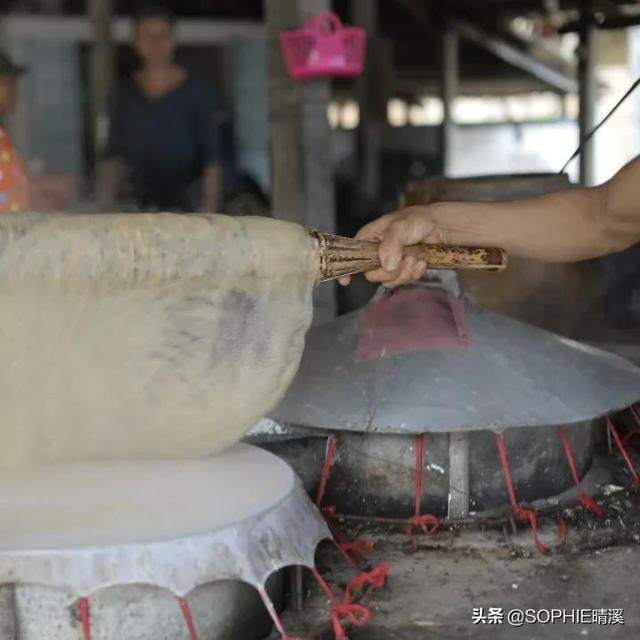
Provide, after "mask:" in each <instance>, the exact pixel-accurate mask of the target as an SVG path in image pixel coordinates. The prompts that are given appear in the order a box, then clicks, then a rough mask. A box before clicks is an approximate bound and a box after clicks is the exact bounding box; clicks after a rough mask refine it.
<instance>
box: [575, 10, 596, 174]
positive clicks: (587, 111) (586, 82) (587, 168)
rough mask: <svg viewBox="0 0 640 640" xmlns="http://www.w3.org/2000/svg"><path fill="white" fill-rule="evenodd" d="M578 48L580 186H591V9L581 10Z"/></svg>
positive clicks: (592, 103) (592, 64)
mask: <svg viewBox="0 0 640 640" xmlns="http://www.w3.org/2000/svg"><path fill="white" fill-rule="evenodd" d="M580 16H581V21H580V46H579V47H578V78H579V81H580V93H579V105H580V107H579V113H578V130H579V140H580V141H581V142H582V144H583V146H582V150H581V152H580V184H582V185H583V186H591V185H592V184H593V179H594V159H593V140H589V141H585V138H586V137H587V135H588V134H589V132H590V131H591V128H592V127H593V123H594V120H593V118H594V110H595V98H596V95H595V94H596V92H595V76H594V61H593V58H594V56H593V33H594V25H593V19H592V15H591V8H590V7H588V6H587V7H584V8H583V9H582V10H581V14H580Z"/></svg>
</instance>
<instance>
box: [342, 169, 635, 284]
mask: <svg viewBox="0 0 640 640" xmlns="http://www.w3.org/2000/svg"><path fill="white" fill-rule="evenodd" d="M356 237H357V238H359V239H363V240H377V241H380V242H381V245H380V258H381V263H382V265H383V268H382V269H377V270H376V271H372V272H370V273H368V274H367V275H366V277H367V279H369V280H371V281H372V282H382V283H384V284H385V285H387V286H396V285H399V284H403V283H405V282H408V281H409V280H412V279H416V278H418V277H420V276H421V275H422V273H423V272H424V269H425V266H426V265H424V263H420V262H417V261H416V260H415V258H411V257H404V258H403V257H402V248H403V247H404V246H405V245H409V244H414V243H417V242H427V243H431V244H439V243H442V244H450V245H469V246H499V247H502V248H504V249H506V250H507V252H508V253H510V254H512V255H517V256H522V257H527V258H535V259H537V260H545V261H548V262H575V261H578V260H586V259H589V258H595V257H598V256H601V255H605V254H607V253H614V252H616V251H622V250H623V249H626V248H627V247H629V246H631V245H633V244H635V243H636V242H638V241H640V158H636V159H635V160H633V161H632V162H630V163H629V164H627V165H626V166H625V167H623V168H622V169H621V170H620V171H619V172H618V173H617V174H616V175H615V176H614V177H613V178H611V180H609V181H608V182H605V183H604V184H602V185H600V186H597V187H589V188H578V187H576V188H572V189H567V190H564V191H558V192H556V193H551V194H548V195H543V196H538V197H535V198H527V199H523V200H514V201H511V202H477V203H476V202H442V203H437V204H432V205H428V206H423V207H422V206H416V207H408V208H406V209H401V210H399V211H396V212H394V213H390V214H388V215H386V216H382V217H381V218H378V219H377V220H374V221H373V222H371V223H369V224H368V225H366V226H364V227H363V228H362V229H361V230H360V231H359V232H358V234H357V236H356ZM348 282H349V279H348V278H343V279H342V280H341V283H342V284H348Z"/></svg>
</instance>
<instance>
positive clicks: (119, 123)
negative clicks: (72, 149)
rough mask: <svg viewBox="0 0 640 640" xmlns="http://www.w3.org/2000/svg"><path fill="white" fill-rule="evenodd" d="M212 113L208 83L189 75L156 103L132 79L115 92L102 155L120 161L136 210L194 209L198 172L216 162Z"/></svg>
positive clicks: (200, 173) (216, 142) (196, 202)
mask: <svg viewBox="0 0 640 640" xmlns="http://www.w3.org/2000/svg"><path fill="white" fill-rule="evenodd" d="M214 107H215V103H214V96H213V92H212V90H211V88H210V87H209V85H208V84H207V82H206V81H205V80H204V79H201V78H198V77H197V76H193V75H191V74H189V75H187V77H186V78H185V79H184V80H183V82H182V83H180V84H179V85H178V86H177V87H175V88H174V89H171V90H170V91H168V92H167V93H165V94H163V95H161V96H159V97H157V98H148V97H147V96H145V95H144V93H143V92H142V91H141V90H140V88H139V87H138V85H137V84H136V83H135V82H134V81H133V80H132V79H129V80H127V81H126V82H125V83H124V84H123V85H122V86H121V87H120V90H119V92H118V96H117V100H116V103H115V107H114V109H113V112H112V115H111V124H110V131H109V140H108V143H107V149H106V152H105V155H106V156H107V157H119V158H122V160H124V162H125V164H126V166H127V169H128V171H129V177H130V186H131V188H132V194H131V195H132V196H133V198H134V199H135V201H136V204H137V205H138V206H139V207H140V208H141V209H143V210H164V211H167V210H169V211H194V210H195V209H196V208H197V206H198V204H199V193H198V191H199V188H198V187H199V186H200V185H199V181H200V178H201V177H202V172H203V170H204V168H205V166H207V165H208V164H216V163H217V162H218V136H217V131H216V126H215V123H214V120H213V117H214Z"/></svg>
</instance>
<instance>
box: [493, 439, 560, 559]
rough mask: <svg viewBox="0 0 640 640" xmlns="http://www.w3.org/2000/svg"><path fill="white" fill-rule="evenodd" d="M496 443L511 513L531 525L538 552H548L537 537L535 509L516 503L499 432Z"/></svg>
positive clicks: (504, 448) (502, 440)
mask: <svg viewBox="0 0 640 640" xmlns="http://www.w3.org/2000/svg"><path fill="white" fill-rule="evenodd" d="M496 445H497V447H498V455H499V457H500V464H501V465H502V473H503V474H504V481H505V484H506V485H507V493H508V494H509V502H510V503H511V510H512V511H513V515H514V516H515V517H516V518H517V519H518V520H520V521H521V522H528V523H529V526H530V527H531V533H532V534H533V540H534V542H535V544H536V549H538V551H539V552H540V553H548V552H549V550H548V549H547V547H545V545H544V544H542V542H541V541H540V538H539V537H538V518H537V516H536V513H535V511H533V510H532V509H526V508H525V507H523V506H522V505H521V504H519V503H518V500H517V499H516V492H515V490H514V488H513V479H512V477H511V471H510V470H509V461H508V460H507V449H506V447H505V445H504V438H503V436H502V434H501V433H498V434H497V435H496Z"/></svg>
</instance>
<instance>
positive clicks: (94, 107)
mask: <svg viewBox="0 0 640 640" xmlns="http://www.w3.org/2000/svg"><path fill="white" fill-rule="evenodd" d="M89 17H90V22H91V29H92V32H93V44H92V47H91V61H90V79H89V85H90V96H91V115H92V132H93V151H94V154H95V155H96V157H97V156H98V155H99V154H100V153H101V151H102V148H103V145H104V143H105V141H106V134H107V123H108V121H109V92H110V91H111V83H112V80H113V67H114V53H113V42H112V36H111V27H112V18H113V2H112V0H90V2H89Z"/></svg>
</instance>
